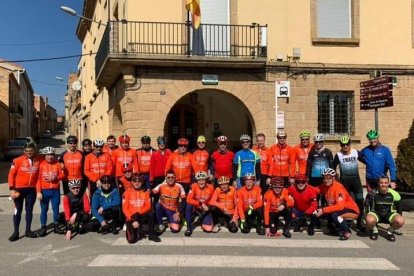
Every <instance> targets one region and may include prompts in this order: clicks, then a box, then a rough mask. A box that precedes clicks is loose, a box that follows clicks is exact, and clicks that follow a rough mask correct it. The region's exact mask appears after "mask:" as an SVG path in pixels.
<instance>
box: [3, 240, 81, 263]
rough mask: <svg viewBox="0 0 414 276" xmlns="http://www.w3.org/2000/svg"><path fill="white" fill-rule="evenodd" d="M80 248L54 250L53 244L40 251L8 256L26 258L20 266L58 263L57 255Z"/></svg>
mask: <svg viewBox="0 0 414 276" xmlns="http://www.w3.org/2000/svg"><path fill="white" fill-rule="evenodd" d="M78 247H81V245H75V246H65V247H63V248H59V249H53V247H52V244H48V245H46V246H44V247H42V248H40V249H39V250H38V251H29V252H22V253H8V254H10V255H16V256H25V258H24V259H23V260H22V261H20V262H19V263H18V265H21V264H25V263H28V262H32V261H37V260H45V261H52V262H58V261H59V260H58V258H57V257H56V254H57V253H61V252H65V251H68V250H71V249H75V248H78Z"/></svg>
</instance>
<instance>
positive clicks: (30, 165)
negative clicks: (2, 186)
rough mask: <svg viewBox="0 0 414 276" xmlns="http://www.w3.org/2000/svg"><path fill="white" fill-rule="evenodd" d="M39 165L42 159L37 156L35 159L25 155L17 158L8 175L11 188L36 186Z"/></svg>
mask: <svg viewBox="0 0 414 276" xmlns="http://www.w3.org/2000/svg"><path fill="white" fill-rule="evenodd" d="M39 165H40V159H39V157H37V156H35V157H34V158H33V159H30V158H28V157H26V156H24V155H23V156H20V157H17V158H15V159H14V160H13V162H12V165H11V168H10V171H9V175H8V182H9V188H10V190H15V189H16V188H36V183H37V178H38V176H39Z"/></svg>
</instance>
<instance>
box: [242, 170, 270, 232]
mask: <svg viewBox="0 0 414 276" xmlns="http://www.w3.org/2000/svg"><path fill="white" fill-rule="evenodd" d="M255 180H256V177H255V176H254V175H251V174H248V175H245V176H244V183H245V185H244V186H243V187H241V188H240V189H239V190H237V212H238V214H239V216H240V230H241V232H242V233H245V234H247V233H250V229H251V227H252V226H253V224H254V221H257V226H256V233H257V234H259V235H264V234H265V229H264V226H263V199H262V190H261V189H260V186H259V185H255Z"/></svg>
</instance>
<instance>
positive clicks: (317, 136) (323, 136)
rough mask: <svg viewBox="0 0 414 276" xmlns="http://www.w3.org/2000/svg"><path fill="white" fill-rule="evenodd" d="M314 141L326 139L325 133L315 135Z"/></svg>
mask: <svg viewBox="0 0 414 276" xmlns="http://www.w3.org/2000/svg"><path fill="white" fill-rule="evenodd" d="M313 141H315V142H323V141H325V135H324V134H323V133H318V134H316V135H315V136H313Z"/></svg>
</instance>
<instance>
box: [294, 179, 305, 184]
mask: <svg viewBox="0 0 414 276" xmlns="http://www.w3.org/2000/svg"><path fill="white" fill-rule="evenodd" d="M295 183H296V184H306V181H305V180H296V181H295Z"/></svg>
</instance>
